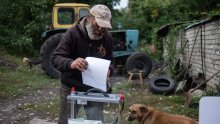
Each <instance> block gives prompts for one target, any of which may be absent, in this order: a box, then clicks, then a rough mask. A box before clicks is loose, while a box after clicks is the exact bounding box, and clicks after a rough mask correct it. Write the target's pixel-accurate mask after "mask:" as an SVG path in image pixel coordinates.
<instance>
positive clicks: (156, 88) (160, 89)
mask: <svg viewBox="0 0 220 124" xmlns="http://www.w3.org/2000/svg"><path fill="white" fill-rule="evenodd" d="M176 85H177V83H176V81H174V80H173V79H171V78H170V77H169V76H167V75H160V76H157V77H154V78H151V79H150V82H149V89H150V91H151V92H152V93H155V94H164V95H168V94H172V93H174V91H175V88H176Z"/></svg>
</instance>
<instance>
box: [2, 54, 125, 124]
mask: <svg viewBox="0 0 220 124" xmlns="http://www.w3.org/2000/svg"><path fill="white" fill-rule="evenodd" d="M0 66H1V67H6V68H16V67H17V65H16V64H14V63H11V62H9V61H7V60H5V59H3V58H0ZM126 81H127V78H126V77H125V76H113V77H112V78H111V82H114V83H120V82H126ZM58 96H59V85H57V86H55V87H51V88H43V89H41V90H37V91H34V92H31V91H30V93H28V94H27V95H25V96H20V97H12V98H4V99H0V123H1V124H24V123H29V122H30V120H32V119H35V118H38V119H41V118H43V119H45V117H47V115H42V113H40V112H37V111H29V110H25V109H20V108H21V107H22V106H23V105H25V104H28V103H40V102H42V103H43V102H46V101H49V100H52V99H55V98H56V97H58ZM45 120H46V121H50V122H57V120H58V117H56V118H50V117H48V118H46V119H45Z"/></svg>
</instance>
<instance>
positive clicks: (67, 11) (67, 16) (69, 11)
mask: <svg viewBox="0 0 220 124" xmlns="http://www.w3.org/2000/svg"><path fill="white" fill-rule="evenodd" d="M74 13H75V12H74V9H73V8H59V9H58V23H59V24H60V25H67V24H73V23H74V21H75V18H74Z"/></svg>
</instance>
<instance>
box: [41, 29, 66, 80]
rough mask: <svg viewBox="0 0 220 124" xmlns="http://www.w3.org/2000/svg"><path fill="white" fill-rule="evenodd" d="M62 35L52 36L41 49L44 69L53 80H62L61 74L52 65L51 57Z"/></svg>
mask: <svg viewBox="0 0 220 124" xmlns="http://www.w3.org/2000/svg"><path fill="white" fill-rule="evenodd" d="M62 35H63V34H62V33H58V34H55V35H53V36H51V37H50V38H48V39H47V40H46V41H45V42H44V43H43V45H42V46H41V49H40V60H41V66H42V69H43V70H44V72H45V73H46V74H47V75H48V76H50V77H52V78H60V76H61V74H60V72H59V71H58V70H56V69H55V68H54V67H53V66H52V64H51V56H52V54H53V51H54V50H55V48H56V47H57V46H58V44H59V42H60V40H61V37H62Z"/></svg>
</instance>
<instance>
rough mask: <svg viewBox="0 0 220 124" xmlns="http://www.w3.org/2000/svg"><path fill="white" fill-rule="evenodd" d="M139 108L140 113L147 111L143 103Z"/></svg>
mask: <svg viewBox="0 0 220 124" xmlns="http://www.w3.org/2000/svg"><path fill="white" fill-rule="evenodd" d="M139 109H140V112H141V113H144V112H147V110H148V109H147V107H146V106H144V105H141V106H140V108H139Z"/></svg>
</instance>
